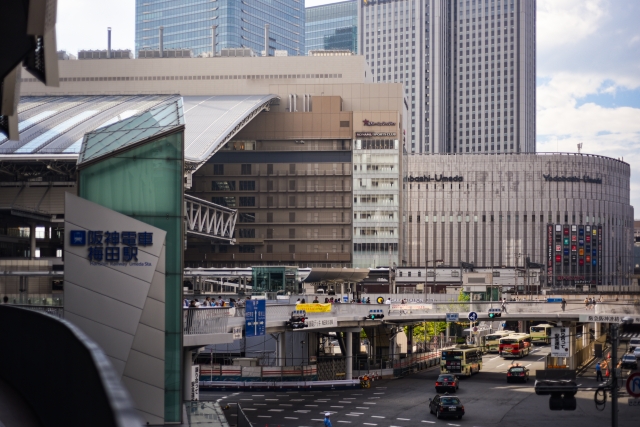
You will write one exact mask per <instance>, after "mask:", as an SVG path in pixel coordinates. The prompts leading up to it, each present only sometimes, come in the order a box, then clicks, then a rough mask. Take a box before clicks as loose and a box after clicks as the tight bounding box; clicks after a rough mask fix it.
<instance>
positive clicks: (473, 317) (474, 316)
mask: <svg viewBox="0 0 640 427" xmlns="http://www.w3.org/2000/svg"><path fill="white" fill-rule="evenodd" d="M467 318H468V319H469V320H471V321H472V322H475V321H476V320H478V313H476V312H475V311H470V312H469V315H468V316H467Z"/></svg>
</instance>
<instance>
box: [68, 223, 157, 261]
mask: <svg viewBox="0 0 640 427" xmlns="http://www.w3.org/2000/svg"><path fill="white" fill-rule="evenodd" d="M69 244H70V245H71V246H87V259H88V260H89V261H90V263H91V265H121V266H126V265H130V266H140V267H144V266H150V265H151V263H150V262H139V261H138V247H139V246H152V245H153V233H149V232H146V231H145V232H135V231H122V232H118V231H86V230H71V231H70V233H69Z"/></svg>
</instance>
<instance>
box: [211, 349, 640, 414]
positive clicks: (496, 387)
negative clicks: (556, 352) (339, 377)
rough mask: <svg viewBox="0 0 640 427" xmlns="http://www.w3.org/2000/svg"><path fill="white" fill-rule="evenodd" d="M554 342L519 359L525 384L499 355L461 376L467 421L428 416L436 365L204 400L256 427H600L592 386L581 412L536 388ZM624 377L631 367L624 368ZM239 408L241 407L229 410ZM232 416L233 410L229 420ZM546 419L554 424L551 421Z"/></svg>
mask: <svg viewBox="0 0 640 427" xmlns="http://www.w3.org/2000/svg"><path fill="white" fill-rule="evenodd" d="M548 352H549V347H548V346H541V347H535V348H534V351H533V352H532V354H530V355H529V356H527V357H525V358H523V359H521V360H519V363H521V364H523V365H526V366H528V367H529V369H531V377H532V378H531V380H530V381H529V382H528V383H526V384H507V382H506V371H507V369H508V367H509V365H510V364H511V360H504V359H502V358H501V357H499V356H498V355H497V354H493V355H491V354H489V355H485V356H484V358H483V367H482V371H481V372H480V373H479V374H477V375H474V376H473V377H472V378H469V379H463V380H461V382H460V389H459V390H458V393H457V396H458V397H459V398H460V400H461V401H462V403H463V404H464V406H465V411H466V414H465V416H464V417H463V419H461V420H458V419H451V420H447V419H444V420H438V419H436V418H435V416H434V415H431V414H429V408H428V401H429V398H430V397H433V396H434V395H435V390H434V382H435V379H436V378H437V376H438V370H437V368H432V369H430V370H427V371H423V372H420V373H418V374H413V375H411V376H407V377H405V378H401V379H395V380H382V381H376V382H374V383H373V385H372V387H371V389H359V390H334V391H308V390H305V391H291V392H240V393H229V392H208V391H201V392H200V398H201V399H202V400H220V403H221V404H227V403H238V402H239V403H240V404H241V405H242V407H243V408H244V410H245V412H246V413H247V415H248V417H249V419H250V420H251V422H252V423H253V424H254V426H256V427H263V426H269V427H277V426H280V427H301V426H321V425H322V423H321V422H322V419H323V414H324V413H325V412H331V413H332V416H331V420H332V423H333V425H334V426H345V427H374V426H375V427H413V426H419V425H420V426H428V425H433V426H434V427H437V426H442V427H445V426H447V427H449V426H454V427H456V426H474V427H489V426H498V425H500V426H504V425H506V424H507V423H508V424H509V425H514V426H531V427H540V426H545V425H549V426H555V425H562V426H563V427H570V426H576V427H590V426H594V427H596V426H597V427H600V426H608V425H611V421H610V420H611V406H610V402H607V406H606V408H605V410H604V411H603V412H600V411H598V410H597V409H596V408H595V404H594V402H593V397H594V396H593V395H594V391H593V390H584V391H580V392H579V393H578V394H577V395H576V398H577V399H578V408H577V410H576V411H550V410H549V406H548V405H549V404H548V402H549V397H548V396H536V395H535V393H534V390H533V383H534V377H535V370H537V369H542V368H543V363H544V362H543V361H544V358H545V356H546V355H547V354H548ZM625 374H626V372H625ZM578 384H580V385H581V387H589V386H594V387H595V386H596V385H597V383H596V381H595V377H594V375H592V373H591V370H589V371H588V375H587V376H585V377H579V378H578ZM627 398H628V397H627V396H624V397H623V398H621V399H620V413H619V414H620V415H619V426H620V427H631V426H632V425H633V426H634V427H637V426H638V425H639V420H640V407H629V406H627ZM229 412H230V413H231V412H235V411H229ZM232 418H233V415H232V414H229V419H230V420H229V421H230V422H231V424H234V423H235V422H234V420H232ZM547 423H548V424H547Z"/></svg>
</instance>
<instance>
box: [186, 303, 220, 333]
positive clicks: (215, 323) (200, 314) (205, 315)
mask: <svg viewBox="0 0 640 427" xmlns="http://www.w3.org/2000/svg"><path fill="white" fill-rule="evenodd" d="M182 314H183V321H184V323H183V324H184V331H183V332H184V334H185V335H199V334H222V333H225V332H227V325H228V323H229V317H231V315H232V312H231V308H227V307H220V308H185V309H183V310H182Z"/></svg>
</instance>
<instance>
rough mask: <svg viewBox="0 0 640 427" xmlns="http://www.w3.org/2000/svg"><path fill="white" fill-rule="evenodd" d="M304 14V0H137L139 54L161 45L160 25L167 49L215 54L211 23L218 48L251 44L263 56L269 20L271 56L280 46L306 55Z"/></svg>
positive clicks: (218, 49) (290, 53)
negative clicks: (143, 50)
mask: <svg viewBox="0 0 640 427" xmlns="http://www.w3.org/2000/svg"><path fill="white" fill-rule="evenodd" d="M304 14H305V12H304V0H251V1H247V2H240V1H237V0H217V1H214V2H212V1H211V0H175V1H167V0H136V53H137V52H139V51H140V50H142V49H158V48H159V28H160V27H163V29H164V36H163V47H164V48H165V49H177V48H188V49H191V50H192V51H193V54H194V56H197V55H200V54H205V53H210V52H211V50H212V49H211V27H212V26H216V27H217V29H216V46H217V48H216V51H217V52H220V50H221V49H225V48H240V47H249V48H251V49H252V50H253V51H254V52H255V53H257V54H260V52H262V51H263V50H264V26H265V24H269V55H274V50H286V51H287V52H288V54H289V55H302V54H303V53H304Z"/></svg>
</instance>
